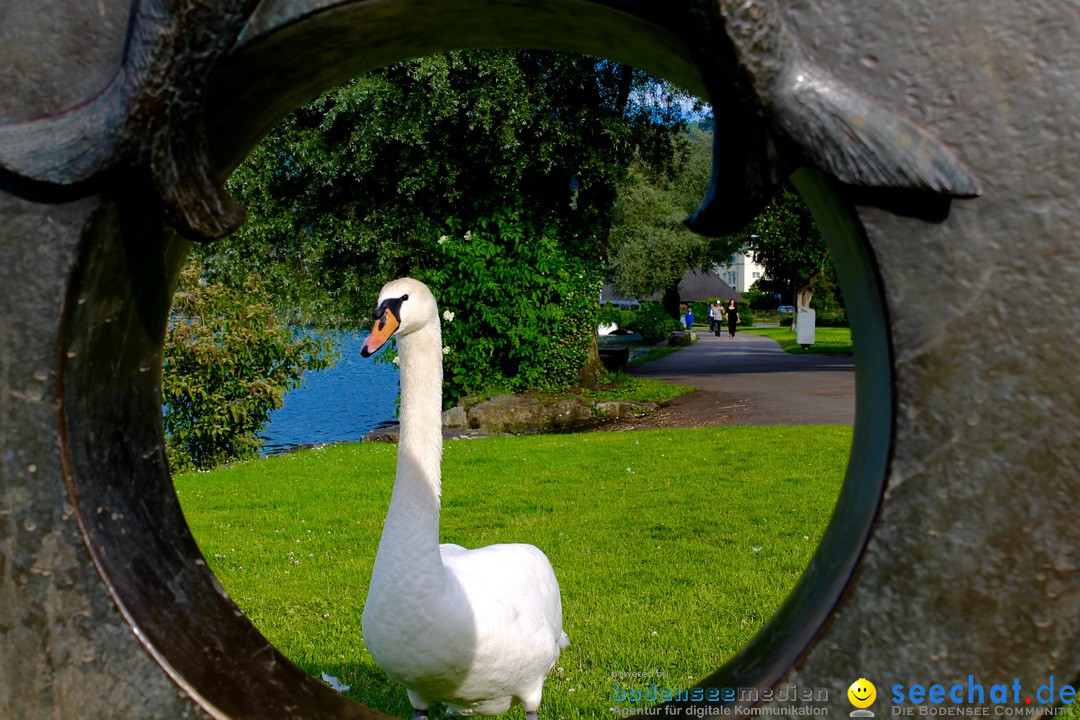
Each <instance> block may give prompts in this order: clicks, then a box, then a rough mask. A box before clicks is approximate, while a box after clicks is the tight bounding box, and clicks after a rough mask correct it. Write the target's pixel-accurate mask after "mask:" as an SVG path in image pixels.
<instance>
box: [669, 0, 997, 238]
mask: <svg viewBox="0 0 1080 720" xmlns="http://www.w3.org/2000/svg"><path fill="white" fill-rule="evenodd" d="M681 17H682V18H683V22H681V23H679V25H678V26H677V27H676V28H675V29H676V32H678V33H679V34H680V35H682V37H683V39H684V41H686V42H687V44H688V46H689V47H690V49H691V53H692V55H693V56H694V59H695V61H696V62H697V65H698V67H699V70H701V72H702V75H703V77H704V79H705V83H706V86H707V87H708V89H709V93H710V95H711V96H712V101H713V103H714V108H713V109H714V115H715V117H716V135H715V138H714V145H713V147H714V152H713V175H712V181H711V183H710V187H709V191H708V193H707V195H706V198H705V200H704V202H703V203H702V206H701V208H700V209H699V210H698V212H697V213H696V214H695V215H694V216H693V217H691V218H690V219H688V221H687V224H688V225H689V226H690V228H691V229H693V230H695V231H697V232H702V233H705V234H716V235H722V234H726V233H729V232H734V231H736V230H739V229H740V228H741V227H743V226H744V225H745V223H746V222H748V221H749V220H751V219H752V218H753V217H754V216H755V215H756V214H757V213H758V212H760V211H761V209H763V208H764V206H765V205H766V204H767V203H768V202H769V199H770V198H771V197H772V196H773V194H774V193H775V190H776V186H777V185H778V184H779V183H780V182H781V181H782V180H783V179H784V178H785V177H786V176H787V175H788V174H790V172H791V171H792V170H794V169H796V168H797V167H798V166H799V165H802V164H808V165H811V166H814V167H817V168H819V169H821V170H823V171H825V172H826V173H828V174H830V175H832V176H833V177H835V178H836V179H837V180H839V181H840V182H842V183H847V184H850V185H856V186H863V187H869V188H897V189H909V190H918V191H925V192H930V193H935V194H938V195H941V196H944V197H955V198H971V197H976V196H978V195H979V194H980V189H979V186H978V183H977V182H976V181H975V178H974V177H973V176H972V175H971V173H970V172H969V171H968V170H967V168H965V167H964V165H963V164H962V163H961V162H960V161H959V160H958V159H957V158H956V157H955V156H954V155H953V154H952V153H951V152H950V151H949V150H947V149H946V148H945V147H944V146H943V145H941V143H940V142H938V141H937V140H936V139H935V138H934V137H933V136H931V135H930V134H929V133H928V132H927V131H926V130H924V129H923V128H921V127H919V126H918V125H916V124H915V123H914V122H912V121H911V120H909V119H907V118H905V117H904V116H903V115H901V114H899V113H897V112H894V111H892V110H889V109H888V108H886V107H884V106H882V105H880V104H879V103H877V102H875V101H873V100H871V99H869V98H867V97H865V96H863V95H861V94H859V93H858V92H856V91H854V90H853V89H852V88H850V87H849V86H847V85H845V84H844V83H843V82H841V81H840V80H838V79H837V78H835V77H832V76H831V75H830V74H829V73H827V72H826V71H825V70H823V69H822V68H820V67H818V66H817V65H815V64H814V63H813V62H812V61H811V60H810V59H809V57H808V56H807V54H806V53H805V52H804V50H803V49H802V48H801V47H800V45H799V42H798V40H797V39H796V38H795V36H794V35H793V34H792V33H791V32H790V31H789V30H788V28H787V27H786V26H785V24H784V20H783V17H782V15H781V12H780V8H779V6H778V4H777V2H776V0H686V5H685V10H684V12H683V13H681Z"/></svg>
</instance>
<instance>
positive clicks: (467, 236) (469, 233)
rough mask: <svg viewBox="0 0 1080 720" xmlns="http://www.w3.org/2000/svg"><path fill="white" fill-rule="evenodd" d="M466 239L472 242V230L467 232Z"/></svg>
mask: <svg viewBox="0 0 1080 720" xmlns="http://www.w3.org/2000/svg"><path fill="white" fill-rule="evenodd" d="M465 239H466V240H472V230H466V231H465Z"/></svg>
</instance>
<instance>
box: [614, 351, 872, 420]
mask: <svg viewBox="0 0 1080 720" xmlns="http://www.w3.org/2000/svg"><path fill="white" fill-rule="evenodd" d="M630 373H631V374H632V375H635V376H639V377H648V378H655V379H657V380H665V381H668V382H673V383H677V384H680V385H693V386H694V387H697V388H699V389H700V390H701V391H702V392H700V393H694V394H692V395H689V396H684V398H676V400H674V401H672V403H671V405H674V406H675V407H673V408H672V410H681V411H682V412H684V413H685V412H687V411H692V412H693V413H695V414H698V415H702V414H704V415H705V416H708V415H710V414H715V415H717V416H720V417H719V418H718V419H719V423H702V424H734V425H819V424H836V425H851V424H854V422H855V363H854V359H853V358H852V357H851V356H848V355H792V354H790V353H786V352H784V351H783V350H781V349H780V346H779V345H777V344H776V343H775V342H774V341H772V340H770V339H768V338H765V337H761V336H758V335H750V334H747V333H743V332H738V333H736V334H735V338H734V339H732V338H729V337H728V335H727V332H723V333H721V336H720V337H715V336H714V335H711V334H710V333H708V332H707V331H698V341H697V342H696V343H694V344H693V345H691V346H690V347H686V348H683V349H682V350H679V351H677V352H674V353H672V354H670V355H668V356H667V357H664V358H661V359H660V360H655V361H653V362H649V363H645V364H644V365H640V366H638V367H636V368H634V369H632V370H631V371H630ZM680 400H681V402H680Z"/></svg>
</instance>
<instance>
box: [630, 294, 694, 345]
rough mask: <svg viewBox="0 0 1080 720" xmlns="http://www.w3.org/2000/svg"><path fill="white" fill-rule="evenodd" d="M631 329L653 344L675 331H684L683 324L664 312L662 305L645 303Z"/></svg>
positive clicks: (642, 304)
mask: <svg viewBox="0 0 1080 720" xmlns="http://www.w3.org/2000/svg"><path fill="white" fill-rule="evenodd" d="M629 329H630V330H631V331H633V332H636V333H638V334H640V335H641V337H642V338H644V339H645V340H648V341H650V342H652V341H655V340H660V339H661V338H665V337H667V334H668V333H669V332H671V331H673V330H680V329H682V323H680V322H679V321H678V320H676V319H675V318H673V317H671V316H670V315H668V314H667V313H666V312H664V308H663V306H662V305H661V304H660V303H658V302H643V303H641V308H640V309H638V311H637V315H636V316H635V317H634V322H633V324H632V325H631V326H630V328H629Z"/></svg>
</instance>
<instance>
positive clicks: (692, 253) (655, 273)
mask: <svg viewBox="0 0 1080 720" xmlns="http://www.w3.org/2000/svg"><path fill="white" fill-rule="evenodd" d="M687 139H688V142H687V144H686V146H685V149H684V151H683V152H681V153H680V154H679V155H677V156H676V157H675V162H674V163H673V165H672V167H670V168H665V169H662V170H661V169H658V168H656V166H654V165H652V164H650V163H647V162H640V161H638V162H634V163H633V164H632V165H631V168H630V172H629V173H628V174H627V176H626V178H625V180H624V181H623V182H622V183H621V184H620V186H619V196H618V200H617V202H616V204H615V213H614V222H613V223H612V227H611V236H610V238H609V240H608V254H609V258H610V268H611V279H612V284H613V285H614V286H615V287H616V288H617V289H618V290H619V291H621V292H622V293H623V295H624V296H625V297H637V298H645V297H649V296H651V295H653V294H654V293H658V292H659V293H663V294H664V307H665V309H666V310H667V312H668V314H670V315H672V316H674V315H676V314H677V313H678V307H679V297H678V292H677V290H678V284H679V281H680V280H682V279H683V277H684V276H685V275H686V273H687V271H689V270H693V269H697V268H709V267H712V265H713V264H715V263H716V262H718V261H720V260H723V259H724V258H727V257H728V256H730V255H731V253H732V252H734V251H735V250H737V249H738V247H739V246H740V245H741V244H742V237H741V236H731V237H724V238H709V237H704V236H702V235H695V234H694V233H692V232H690V231H689V230H688V229H687V228H686V226H685V225H684V224H683V221H684V220H685V219H686V217H687V216H688V215H690V214H691V213H692V212H693V211H694V210H695V209H696V208H697V205H698V203H700V202H701V198H702V197H703V196H704V195H705V190H706V189H707V187H708V184H709V174H710V171H711V163H712V134H711V133H710V132H706V131H705V130H703V129H701V128H699V127H695V128H693V129H692V130H691V131H690V132H689V133H688V136H687Z"/></svg>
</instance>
